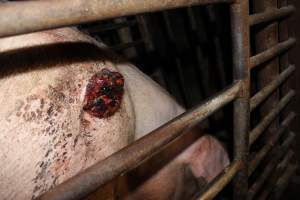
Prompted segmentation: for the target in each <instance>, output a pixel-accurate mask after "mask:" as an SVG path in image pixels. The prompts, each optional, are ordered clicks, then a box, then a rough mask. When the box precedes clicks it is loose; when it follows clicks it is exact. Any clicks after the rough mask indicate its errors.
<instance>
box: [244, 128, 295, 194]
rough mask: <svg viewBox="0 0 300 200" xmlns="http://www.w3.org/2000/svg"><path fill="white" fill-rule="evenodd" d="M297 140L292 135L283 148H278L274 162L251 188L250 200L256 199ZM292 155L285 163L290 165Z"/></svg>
mask: <svg viewBox="0 0 300 200" xmlns="http://www.w3.org/2000/svg"><path fill="white" fill-rule="evenodd" d="M294 139H295V135H294V134H293V133H290V135H289V136H288V138H287V139H286V140H285V141H284V143H283V144H282V146H281V147H277V149H276V150H275V153H274V154H275V155H274V158H272V160H270V162H269V163H268V165H267V166H266V167H265V169H264V170H263V172H262V173H261V175H260V177H259V178H258V179H257V181H256V182H255V183H254V184H253V185H252V186H251V187H250V189H249V191H248V199H249V200H251V199H253V198H254V196H255V194H256V193H257V192H258V191H259V189H260V188H261V187H262V185H263V184H264V183H265V181H266V179H267V178H268V177H269V176H270V175H271V173H272V172H273V171H274V168H275V167H276V166H277V165H278V163H279V162H280V160H281V159H282V157H283V156H284V155H285V154H286V152H287V151H288V150H289V148H290V146H291V144H292V142H293V140H294ZM292 155H293V154H291V155H290V153H289V155H288V156H286V157H285V158H284V160H283V162H284V163H288V162H289V161H290V160H291V158H292Z"/></svg>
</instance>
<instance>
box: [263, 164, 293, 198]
mask: <svg viewBox="0 0 300 200" xmlns="http://www.w3.org/2000/svg"><path fill="white" fill-rule="evenodd" d="M296 170H297V165H295V164H290V165H289V166H288V167H287V168H286V170H285V172H284V173H283V174H282V176H281V177H280V178H279V179H278V181H277V183H276V185H275V187H274V189H273V193H272V194H271V196H270V198H269V199H270V200H280V199H282V198H281V197H282V196H283V192H284V191H285V190H286V189H287V186H288V184H289V182H290V179H291V178H292V176H293V174H294V173H295V172H296Z"/></svg>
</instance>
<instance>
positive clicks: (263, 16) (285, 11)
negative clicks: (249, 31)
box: [249, 6, 295, 26]
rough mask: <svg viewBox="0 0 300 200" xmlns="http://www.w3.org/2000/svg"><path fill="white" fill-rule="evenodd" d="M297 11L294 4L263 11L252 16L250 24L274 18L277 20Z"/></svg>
mask: <svg viewBox="0 0 300 200" xmlns="http://www.w3.org/2000/svg"><path fill="white" fill-rule="evenodd" d="M294 11H295V7H294V6H285V7H282V8H280V9H273V10H269V11H266V12H263V13H257V14H253V15H251V16H250V19H249V24H250V26H253V25H257V24H260V23H266V22H270V21H273V20H277V19H280V18H283V17H286V16H288V15H290V14H291V13H293V12H294Z"/></svg>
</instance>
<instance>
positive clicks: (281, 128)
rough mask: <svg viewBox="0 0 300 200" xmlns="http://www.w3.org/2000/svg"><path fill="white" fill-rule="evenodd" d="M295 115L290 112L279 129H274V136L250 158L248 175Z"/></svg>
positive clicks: (275, 142)
mask: <svg viewBox="0 0 300 200" xmlns="http://www.w3.org/2000/svg"><path fill="white" fill-rule="evenodd" d="M295 116H296V114H295V113H294V112H291V113H290V114H289V115H288V116H287V117H286V119H285V120H284V121H283V122H282V123H281V124H280V127H279V129H278V130H277V131H276V133H275V134H274V136H273V137H272V138H270V141H268V142H267V144H266V145H265V146H264V147H263V148H262V149H261V150H260V151H259V152H258V153H256V154H255V157H254V158H253V159H252V160H251V162H250V164H249V170H248V175H249V176H250V175H251V174H252V173H253V172H254V170H255V169H256V168H257V166H258V165H259V164H260V162H261V161H262V160H263V159H264V158H265V157H266V155H267V154H268V153H269V152H270V150H271V149H272V148H273V147H274V146H276V144H277V142H278V140H279V139H280V138H281V136H282V135H283V134H284V132H285V131H286V130H287V128H288V126H289V124H290V123H291V121H292V120H293V119H294V118H295Z"/></svg>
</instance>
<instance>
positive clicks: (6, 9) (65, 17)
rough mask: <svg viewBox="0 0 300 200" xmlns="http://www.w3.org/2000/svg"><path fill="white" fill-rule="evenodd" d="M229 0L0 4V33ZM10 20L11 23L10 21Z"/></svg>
mask: <svg viewBox="0 0 300 200" xmlns="http://www.w3.org/2000/svg"><path fill="white" fill-rule="evenodd" d="M232 1H233V0H143V1H141V0H118V1H112V0H89V1H86V0H76V1H69V0H51V1H50V0H45V1H25V2H11V3H4V4H1V5H0V24H1V27H0V37H5V36H12V35H17V34H24V33H30V32H36V31H41V30H46V29H51V28H58V27H63V26H70V25H77V24H82V23H87V22H94V21H98V20H104V19H109V18H116V17H122V16H128V15H135V14H139V13H145V12H154V11H161V10H166V9H172V8H178V7H183V6H192V5H204V4H212V3H231V2H232ZM11 22H14V23H11Z"/></svg>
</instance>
